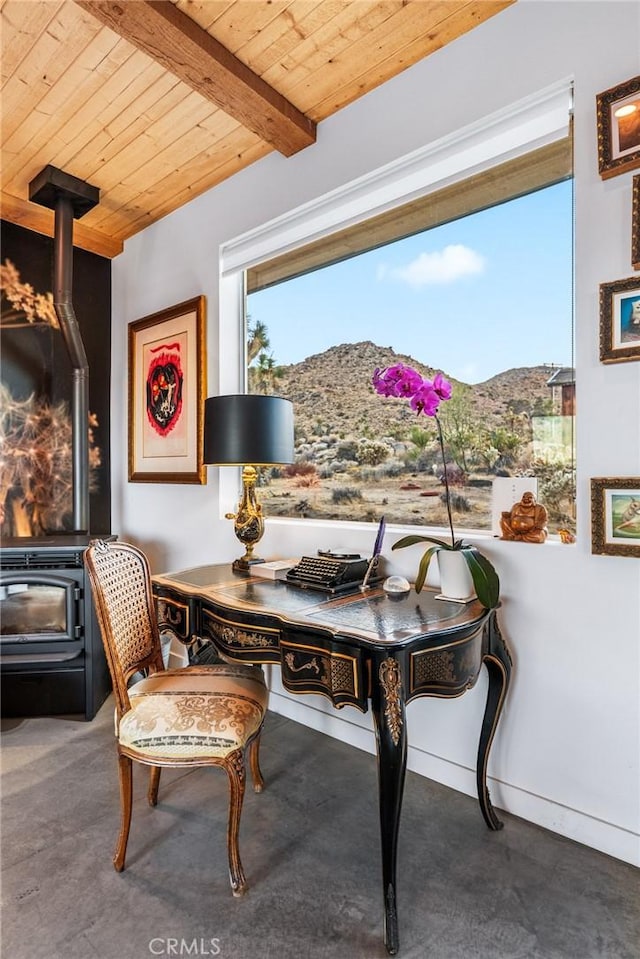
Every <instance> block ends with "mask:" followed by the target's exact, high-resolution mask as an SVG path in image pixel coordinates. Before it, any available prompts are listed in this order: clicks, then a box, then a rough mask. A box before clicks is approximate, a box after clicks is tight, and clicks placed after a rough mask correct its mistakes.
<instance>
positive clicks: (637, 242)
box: [631, 173, 640, 270]
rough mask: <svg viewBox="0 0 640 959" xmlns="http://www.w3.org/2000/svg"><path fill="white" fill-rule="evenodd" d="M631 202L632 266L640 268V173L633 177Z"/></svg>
mask: <svg viewBox="0 0 640 959" xmlns="http://www.w3.org/2000/svg"><path fill="white" fill-rule="evenodd" d="M632 193H633V197H632V203H631V267H632V269H634V270H640V173H638V174H637V176H634V178H633V187H632Z"/></svg>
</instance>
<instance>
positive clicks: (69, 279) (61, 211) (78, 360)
mask: <svg viewBox="0 0 640 959" xmlns="http://www.w3.org/2000/svg"><path fill="white" fill-rule="evenodd" d="M72 287H73V206H72V203H71V200H70V199H69V198H68V197H66V196H62V195H61V196H58V198H57V199H56V207H55V227H54V237H53V305H54V307H55V311H56V314H57V317H58V321H59V323H60V330H61V332H62V336H63V338H64V342H65V345H66V347H67V352H68V354H69V359H70V361H71V366H72V376H73V383H72V394H71V430H72V437H73V450H72V457H73V531H74V532H75V533H87V532H88V531H89V364H88V362H87V354H86V353H85V349H84V343H83V342H82V336H81V334H80V328H79V326H78V320H77V318H76V314H75V310H74V308H73V301H72Z"/></svg>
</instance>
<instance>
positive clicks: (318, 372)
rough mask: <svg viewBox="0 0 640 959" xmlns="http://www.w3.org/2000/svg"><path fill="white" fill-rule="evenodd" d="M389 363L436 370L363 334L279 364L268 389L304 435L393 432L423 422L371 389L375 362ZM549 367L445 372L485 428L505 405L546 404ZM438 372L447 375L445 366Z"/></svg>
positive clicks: (519, 409)
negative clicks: (479, 373) (471, 377)
mask: <svg viewBox="0 0 640 959" xmlns="http://www.w3.org/2000/svg"><path fill="white" fill-rule="evenodd" d="M394 363H404V364H405V365H407V366H413V367H414V368H415V369H417V370H419V372H420V373H422V374H423V375H425V376H433V375H434V374H435V373H436V372H438V371H437V370H434V369H433V368H432V367H428V366H425V365H424V364H422V363H420V362H419V360H416V359H415V358H414V357H412V356H407V355H404V354H400V353H396V352H395V351H394V350H393V349H391V347H384V346H378V345H376V344H375V343H372V342H371V341H369V340H366V341H363V342H360V343H343V344H341V345H339V346H334V347H331V349H328V350H326V351H325V352H324V353H318V354H316V355H314V356H309V357H307V358H306V359H305V360H303V361H302V362H301V363H296V364H293V365H291V366H284V367H281V368H280V369H281V376H280V377H279V378H278V380H277V385H276V388H275V390H274V392H276V393H277V394H278V395H280V396H284V397H286V398H287V399H290V400H292V401H293V403H294V407H295V417H296V434H297V436H298V437H301V438H302V437H304V438H307V439H308V440H310V439H311V438H312V437H318V436H322V435H323V434H337V435H338V436H339V437H340V438H341V439H353V438H355V439H358V438H360V437H362V436H368V437H370V438H376V437H382V436H398V435H399V434H403V433H406V431H407V430H408V429H410V428H411V427H412V426H414V425H418V426H421V427H424V428H428V427H429V421H428V420H427V419H426V417H416V414H415V413H413V412H412V410H411V409H410V407H409V404H408V402H406V401H402V400H393V399H386V398H385V397H382V396H378V395H377V394H376V393H375V392H374V390H373V387H372V386H371V377H372V375H373V372H374V370H375V369H376V367H380V368H384V367H387V366H391V365H393V364H394ZM554 369H556V368H554V367H552V366H535V367H525V368H522V369H510V370H506V371H505V372H503V373H500V374H498V375H497V376H493V377H491V379H489V380H486V381H485V382H483V383H476V384H473V385H468V384H464V383H461V382H459V381H458V380H454V379H452V378H450V377H448V378H449V379H450V380H451V383H452V385H453V387H454V391H455V390H459V389H461V388H464V390H465V391H468V395H469V399H470V403H471V407H472V409H473V410H474V412H477V415H478V417H479V418H480V419H482V420H483V422H484V424H485V425H486V426H487V427H489V428H491V427H493V426H498V425H500V423H501V421H502V420H503V418H504V417H505V415H506V414H508V413H509V410H510V409H511V410H514V411H515V412H522V411H524V412H527V413H529V414H531V413H532V412H534V411H536V410H538V409H541V408H542V404H547V406H548V404H549V401H550V400H551V399H552V391H551V388H550V387H549V386H547V381H548V380H549V378H550V376H551V375H552V374H553V372H554ZM442 372H443V373H444V375H445V376H447V371H446V370H442Z"/></svg>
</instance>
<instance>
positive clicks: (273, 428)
mask: <svg viewBox="0 0 640 959" xmlns="http://www.w3.org/2000/svg"><path fill="white" fill-rule="evenodd" d="M293 461H294V451H293V404H292V403H291V401H290V400H284V399H282V397H280V396H257V395H252V394H248V393H240V394H235V395H233V396H210V397H209V399H208V400H205V403H204V462H205V463H209V464H214V465H219V466H244V465H251V466H268V465H275V464H276V463H293Z"/></svg>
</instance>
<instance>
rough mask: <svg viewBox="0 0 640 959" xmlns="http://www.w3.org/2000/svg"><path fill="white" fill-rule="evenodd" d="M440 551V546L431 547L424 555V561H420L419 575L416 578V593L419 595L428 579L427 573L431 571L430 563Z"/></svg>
mask: <svg viewBox="0 0 640 959" xmlns="http://www.w3.org/2000/svg"><path fill="white" fill-rule="evenodd" d="M439 549H440V547H439V546H431V547H430V548H429V549H428V550H426V552H425V553H424V554H423V556H422V559H421V560H420V565H419V566H418V575H417V576H416V583H415V589H416V593H419V592H420V591H421V589H422V587H423V586H424V581H425V579H426V578H427V573H428V571H429V563H430V562H431V560H432V558H433V556H434V554H435V553H437V552H438V550H439Z"/></svg>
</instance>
